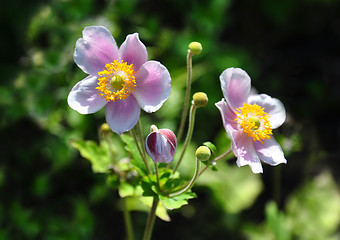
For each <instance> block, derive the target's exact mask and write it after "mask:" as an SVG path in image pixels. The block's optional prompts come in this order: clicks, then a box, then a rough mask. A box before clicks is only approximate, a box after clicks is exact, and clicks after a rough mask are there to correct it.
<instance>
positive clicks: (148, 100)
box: [132, 61, 171, 112]
mask: <svg viewBox="0 0 340 240" xmlns="http://www.w3.org/2000/svg"><path fill="white" fill-rule="evenodd" d="M170 83H171V78H170V74H169V71H168V69H166V67H164V66H163V65H162V64H160V63H159V62H156V61H148V62H146V63H145V64H143V66H142V67H141V68H140V70H139V72H138V73H137V75H136V85H137V87H136V88H135V91H134V92H133V93H132V94H133V95H134V96H135V97H136V99H137V101H138V103H139V105H140V106H141V108H142V109H143V110H144V111H146V112H155V111H157V110H158V109H159V108H160V107H161V106H162V105H163V103H164V102H165V101H166V100H167V99H168V97H169V96H170V90H171V84H170Z"/></svg>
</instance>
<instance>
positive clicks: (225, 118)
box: [215, 99, 238, 134]
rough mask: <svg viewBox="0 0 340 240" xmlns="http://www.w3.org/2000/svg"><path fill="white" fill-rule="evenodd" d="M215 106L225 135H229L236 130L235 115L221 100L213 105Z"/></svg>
mask: <svg viewBox="0 0 340 240" xmlns="http://www.w3.org/2000/svg"><path fill="white" fill-rule="evenodd" d="M215 106H216V107H217V108H218V110H220V113H221V116H222V122H223V126H224V128H225V130H226V131H227V133H229V134H231V132H232V131H233V130H236V129H237V126H238V124H237V122H236V121H235V119H236V114H235V112H234V111H233V110H231V109H230V107H229V106H228V104H227V102H226V101H225V100H224V99H222V100H221V101H219V102H217V103H215Z"/></svg>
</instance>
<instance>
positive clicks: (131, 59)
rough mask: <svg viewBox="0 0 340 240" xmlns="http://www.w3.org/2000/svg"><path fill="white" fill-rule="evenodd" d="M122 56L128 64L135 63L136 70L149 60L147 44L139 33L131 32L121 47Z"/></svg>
mask: <svg viewBox="0 0 340 240" xmlns="http://www.w3.org/2000/svg"><path fill="white" fill-rule="evenodd" d="M119 53H120V58H121V60H123V61H124V62H127V63H128V64H133V66H134V69H135V71H138V70H139V68H140V67H141V66H142V65H143V64H144V63H145V62H146V61H147V60H148V52H147V51H146V47H145V45H144V44H143V43H142V42H141V41H140V40H139V37H138V33H134V34H130V35H128V36H127V37H126V39H125V41H124V42H123V44H122V45H121V46H120V48H119Z"/></svg>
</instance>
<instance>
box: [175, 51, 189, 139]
mask: <svg viewBox="0 0 340 240" xmlns="http://www.w3.org/2000/svg"><path fill="white" fill-rule="evenodd" d="M192 56H193V53H192V51H191V50H190V49H189V50H188V54H187V88H186V92H185V98H184V104H183V111H182V117H181V123H180V126H179V130H178V133H177V141H178V142H180V141H181V138H182V135H183V131H184V125H185V121H186V118H187V115H188V106H189V97H190V91H191V79H192Z"/></svg>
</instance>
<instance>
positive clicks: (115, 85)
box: [96, 60, 136, 102]
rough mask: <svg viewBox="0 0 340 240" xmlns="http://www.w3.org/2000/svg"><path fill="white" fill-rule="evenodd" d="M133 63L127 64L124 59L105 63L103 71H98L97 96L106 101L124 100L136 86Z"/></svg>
mask: <svg viewBox="0 0 340 240" xmlns="http://www.w3.org/2000/svg"><path fill="white" fill-rule="evenodd" d="M135 73H136V72H135V71H134V67H133V64H130V65H128V64H127V63H126V62H124V61H120V62H119V61H118V60H115V61H114V62H112V63H108V64H106V65H105V68H104V69H103V71H101V72H98V75H99V78H98V87H97V88H96V89H98V91H99V96H101V97H102V98H104V99H106V101H108V102H110V101H115V100H116V99H122V100H124V99H125V98H127V97H128V96H129V95H130V94H131V93H132V92H133V91H134V90H135V87H136V80H135V76H134V74H135Z"/></svg>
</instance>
